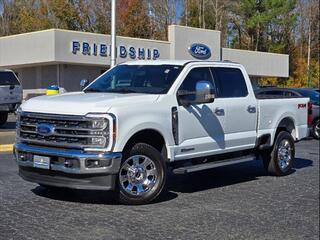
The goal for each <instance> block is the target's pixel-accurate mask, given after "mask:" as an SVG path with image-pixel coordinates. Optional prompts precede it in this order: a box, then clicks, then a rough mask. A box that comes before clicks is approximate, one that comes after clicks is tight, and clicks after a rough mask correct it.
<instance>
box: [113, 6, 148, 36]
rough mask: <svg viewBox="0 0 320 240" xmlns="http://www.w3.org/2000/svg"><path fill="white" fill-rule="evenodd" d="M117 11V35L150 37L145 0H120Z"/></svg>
mask: <svg viewBox="0 0 320 240" xmlns="http://www.w3.org/2000/svg"><path fill="white" fill-rule="evenodd" d="M117 13H118V16H117V21H118V34H119V35H122V36H128V37H137V38H149V37H150V35H151V34H150V19H149V16H148V9H147V7H146V2H145V1H140V0H120V1H118V6H117Z"/></svg>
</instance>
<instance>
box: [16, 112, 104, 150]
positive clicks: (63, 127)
mask: <svg viewBox="0 0 320 240" xmlns="http://www.w3.org/2000/svg"><path fill="white" fill-rule="evenodd" d="M41 128H44V130H46V131H47V132H43V131H41ZM17 137H18V140H19V141H20V142H25V143H30V144H35V145H46V146H54V147H64V148H78V149H83V148H103V147H106V146H107V145H108V144H109V121H108V119H105V118H86V117H83V116H69V115H55V114H39V113H28V112H21V113H20V114H19V116H18V121H17Z"/></svg>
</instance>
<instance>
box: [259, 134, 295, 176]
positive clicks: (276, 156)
mask: <svg viewBox="0 0 320 240" xmlns="http://www.w3.org/2000/svg"><path fill="white" fill-rule="evenodd" d="M294 157H295V146H294V139H293V137H292V136H291V134H290V133H288V132H280V133H279V134H278V136H277V138H276V140H275V143H274V145H273V148H272V151H271V152H264V153H263V154H262V160H263V164H264V166H265V168H266V170H267V171H268V173H269V174H271V175H275V176H284V175H288V174H289V173H291V171H292V164H293V160H294Z"/></svg>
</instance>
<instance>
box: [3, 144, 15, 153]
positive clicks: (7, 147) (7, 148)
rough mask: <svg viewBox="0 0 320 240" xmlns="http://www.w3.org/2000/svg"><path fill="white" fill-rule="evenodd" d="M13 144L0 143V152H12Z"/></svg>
mask: <svg viewBox="0 0 320 240" xmlns="http://www.w3.org/2000/svg"><path fill="white" fill-rule="evenodd" d="M12 151H13V144H0V152H12Z"/></svg>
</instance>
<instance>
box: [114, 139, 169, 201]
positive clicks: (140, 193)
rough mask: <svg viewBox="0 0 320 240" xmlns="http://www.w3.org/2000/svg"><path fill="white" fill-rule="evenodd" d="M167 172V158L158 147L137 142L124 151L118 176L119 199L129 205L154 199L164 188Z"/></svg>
mask: <svg viewBox="0 0 320 240" xmlns="http://www.w3.org/2000/svg"><path fill="white" fill-rule="evenodd" d="M128 167H129V168H128ZM144 170H145V171H144ZM166 172H167V171H166V164H165V160H164V158H163V157H162V155H161V153H160V152H159V151H158V150H157V149H155V148H154V147H152V146H150V145H148V144H145V143H137V144H135V145H134V146H133V147H132V148H131V149H129V150H128V151H127V152H125V153H124V157H123V159H122V162H121V167H120V171H119V174H118V178H117V194H118V197H119V201H120V202H121V203H122V204H128V205H140V204H147V203H149V202H151V201H153V200H154V199H156V198H157V197H158V196H159V195H160V194H161V192H162V191H163V189H164V186H165V183H166V174H167V173H166ZM149 173H151V175H148V174H149ZM152 173H154V175H153V176H152ZM149 177H150V178H149ZM140 178H141V179H140ZM151 182H152V183H151ZM149 183H150V185H149Z"/></svg>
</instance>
